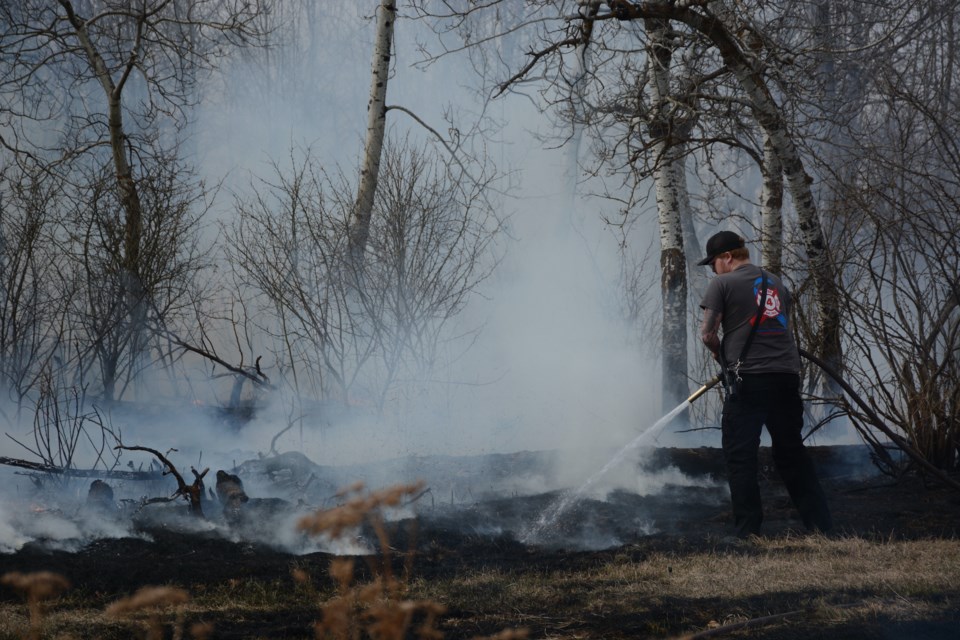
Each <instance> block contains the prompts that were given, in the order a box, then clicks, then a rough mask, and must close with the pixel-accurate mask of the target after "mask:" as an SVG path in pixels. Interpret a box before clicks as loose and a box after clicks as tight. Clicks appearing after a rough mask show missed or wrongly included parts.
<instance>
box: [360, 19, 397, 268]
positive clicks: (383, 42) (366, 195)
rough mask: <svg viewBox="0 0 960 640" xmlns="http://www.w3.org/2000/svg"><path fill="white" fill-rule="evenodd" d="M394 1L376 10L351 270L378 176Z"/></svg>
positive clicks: (363, 246) (365, 231) (364, 243)
mask: <svg viewBox="0 0 960 640" xmlns="http://www.w3.org/2000/svg"><path fill="white" fill-rule="evenodd" d="M396 13H397V5H396V0H381V1H380V6H379V7H378V8H377V31H376V39H375V43H374V48H373V63H372V65H371V69H370V99H369V101H368V102H367V135H366V141H365V143H364V151H363V160H362V164H361V169H360V184H359V186H358V187H357V201H356V204H355V205H354V212H353V216H352V217H351V222H350V246H349V257H350V261H351V263H352V267H353V268H354V269H358V268H360V267H361V266H362V264H363V253H364V251H365V250H366V247H367V239H368V238H369V237H370V216H371V215H372V213H373V200H374V198H375V197H376V193H377V181H378V179H379V177H380V160H381V155H382V153H383V140H384V136H385V135H386V127H387V83H388V81H389V79H390V60H391V47H392V45H393V25H394V22H395V21H396Z"/></svg>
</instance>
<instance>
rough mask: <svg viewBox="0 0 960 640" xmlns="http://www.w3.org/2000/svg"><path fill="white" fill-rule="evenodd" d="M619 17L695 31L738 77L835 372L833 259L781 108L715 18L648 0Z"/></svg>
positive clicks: (622, 6)
mask: <svg viewBox="0 0 960 640" xmlns="http://www.w3.org/2000/svg"><path fill="white" fill-rule="evenodd" d="M617 14H618V18H620V19H621V20H632V19H642V20H648V21H650V20H676V21H678V22H682V23H684V24H686V25H688V26H690V27H691V28H693V29H696V30H697V31H699V32H700V33H702V34H703V35H704V36H706V37H707V38H709V39H710V41H711V42H712V43H713V44H714V46H716V48H717V52H718V53H719V54H720V56H721V57H722V58H723V61H724V62H725V63H726V65H727V68H729V69H730V71H731V72H732V73H733V74H734V76H735V77H736V78H737V81H738V82H739V83H740V86H741V88H742V89H743V91H744V93H745V95H746V98H747V100H749V101H750V103H751V106H752V109H753V113H754V117H755V118H756V120H757V124H759V126H760V128H761V129H763V131H764V133H765V134H766V135H767V136H768V137H769V138H770V142H771V144H772V145H773V149H774V152H775V153H776V155H777V157H778V158H779V159H780V163H781V164H782V166H783V172H784V175H785V176H786V180H787V185H788V187H789V191H790V195H791V197H792V198H793V202H794V206H795V208H796V210H797V217H798V218H799V222H800V231H801V236H802V239H803V243H804V248H805V249H806V252H807V259H808V262H809V266H810V274H811V278H812V280H813V286H814V289H815V291H816V296H817V301H816V304H817V311H816V326H817V333H818V336H819V344H818V345H816V347H815V350H816V351H817V352H818V353H819V354H820V355H821V356H822V357H823V359H824V360H826V362H827V364H829V365H830V366H834V367H837V368H838V369H839V367H840V364H841V360H842V349H841V345H840V307H839V296H838V291H837V283H836V281H835V280H834V271H833V269H834V267H833V261H832V259H831V256H830V253H829V248H828V247H827V244H826V242H825V240H824V233H823V228H822V226H821V224H820V218H819V215H818V212H817V206H816V203H815V201H814V197H813V192H812V191H811V189H810V183H811V182H812V181H813V179H812V178H811V177H810V176H809V175H807V172H806V170H805V169H804V165H803V160H802V159H801V158H800V153H799V152H798V151H797V148H796V145H795V144H794V143H793V140H792V138H791V137H790V133H789V131H788V130H787V125H786V122H784V119H783V116H782V114H781V112H780V107H779V105H777V103H776V101H775V100H774V99H773V96H772V95H771V94H770V91H769V90H768V88H767V86H766V84H765V83H764V80H763V75H762V74H761V73H760V72H759V71H758V70H757V69H755V68H754V67H753V63H752V61H751V59H750V58H749V57H748V56H747V55H745V54H744V53H743V51H742V50H741V49H740V47H739V43H738V41H737V39H736V37H735V36H733V35H732V34H731V33H730V30H729V29H728V28H727V27H726V26H724V24H723V22H722V20H721V19H720V18H719V17H717V16H716V15H712V14H707V13H700V12H699V11H696V10H694V9H691V8H689V7H687V6H685V5H678V4H674V3H652V2H650V3H647V2H645V3H636V4H634V3H632V2H619V3H617Z"/></svg>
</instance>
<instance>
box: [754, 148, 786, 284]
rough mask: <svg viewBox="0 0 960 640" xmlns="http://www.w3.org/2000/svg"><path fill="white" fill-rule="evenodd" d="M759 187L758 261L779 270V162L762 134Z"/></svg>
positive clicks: (781, 233) (781, 202)
mask: <svg viewBox="0 0 960 640" xmlns="http://www.w3.org/2000/svg"><path fill="white" fill-rule="evenodd" d="M761 169H762V172H763V187H762V189H761V193H760V244H761V249H760V264H762V265H763V267H764V268H765V269H767V271H770V272H771V273H775V274H777V275H781V273H782V272H783V166H782V165H781V164H780V158H779V157H778V156H777V153H776V150H775V149H774V148H773V143H772V142H771V141H770V138H769V137H768V136H766V135H765V136H764V137H763V167H761Z"/></svg>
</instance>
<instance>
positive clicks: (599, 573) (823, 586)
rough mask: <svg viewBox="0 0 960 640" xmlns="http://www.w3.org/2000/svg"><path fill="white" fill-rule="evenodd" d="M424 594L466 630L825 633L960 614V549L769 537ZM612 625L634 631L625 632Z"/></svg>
mask: <svg viewBox="0 0 960 640" xmlns="http://www.w3.org/2000/svg"><path fill="white" fill-rule="evenodd" d="M634 551H637V550H634ZM414 591H415V592H416V593H417V594H418V596H420V597H427V598H432V599H434V600H436V601H438V602H443V603H446V604H448V605H449V606H450V607H451V608H455V607H465V608H467V609H468V612H467V613H468V615H465V616H463V618H464V620H462V621H461V623H462V624H474V625H477V624H479V625H483V624H486V623H490V624H503V623H508V622H509V623H513V624H516V623H517V622H518V621H520V622H522V623H523V624H526V625H528V626H530V627H532V628H533V633H534V635H535V636H540V635H541V634H542V635H543V636H544V637H550V638H615V637H651V638H665V637H673V636H676V635H678V634H680V633H684V632H697V631H703V630H706V629H710V628H714V627H720V626H722V625H726V624H729V623H731V622H737V621H746V620H753V619H755V618H760V617H765V616H770V615H777V614H786V613H791V612H792V613H793V614H794V615H793V616H792V618H791V620H790V623H791V625H793V626H794V627H795V626H796V625H797V622H796V620H797V618H798V617H800V618H803V619H805V620H806V621H807V623H808V624H809V625H810V627H809V628H810V630H811V631H814V630H816V629H819V630H820V631H819V632H821V633H822V632H823V629H824V628H829V627H831V626H832V627H846V626H851V625H852V626H857V625H859V624H873V623H875V622H877V621H878V620H881V619H882V620H891V621H911V620H913V621H924V620H938V619H944V618H957V617H960V613H958V612H960V541H958V540H918V541H897V542H876V541H873V542H871V541H867V540H863V539H860V538H848V539H840V540H832V539H825V538H822V537H818V536H810V537H799V538H786V539H774V540H757V541H754V542H753V543H752V544H751V545H749V546H736V547H729V546H717V547H715V548H713V549H706V550H699V551H687V552H678V553H671V552H654V553H650V554H643V553H642V552H640V553H632V554H627V553H623V554H620V555H618V556H614V557H611V558H609V559H607V560H605V561H603V562H600V563H598V564H597V565H596V566H593V567H590V568H585V569H579V570H570V569H567V568H563V567H561V568H557V569H553V570H549V571H546V572H542V571H534V572H529V573H527V572H517V571H501V570H484V571H478V572H473V573H467V574H463V575H459V576H456V577H454V578H451V579H448V580H442V581H438V580H432V581H430V582H418V583H417V585H416V588H415V589H414ZM604 619H606V620H610V621H628V622H629V623H630V624H631V625H632V626H631V627H629V628H622V629H621V630H620V632H618V631H617V629H616V623H614V624H612V625H605V624H603V623H602V620H604ZM784 621H785V620H784V619H775V620H771V621H770V623H771V624H778V623H779V624H782V623H784ZM596 628H600V629H603V632H602V633H596V632H594V631H592V629H596ZM731 631H732V630H731ZM765 637H773V636H765ZM785 637H793V636H790V635H788V636H785ZM797 637H801V636H797ZM838 637H840V636H838Z"/></svg>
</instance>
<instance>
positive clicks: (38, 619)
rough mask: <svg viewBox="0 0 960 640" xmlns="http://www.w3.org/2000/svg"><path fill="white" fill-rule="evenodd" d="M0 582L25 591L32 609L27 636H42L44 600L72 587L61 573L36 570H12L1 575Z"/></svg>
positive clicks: (33, 637) (32, 637)
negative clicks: (23, 571)
mask: <svg viewBox="0 0 960 640" xmlns="http://www.w3.org/2000/svg"><path fill="white" fill-rule="evenodd" d="M0 583H2V584H5V585H9V586H11V587H13V588H14V589H16V590H17V591H20V592H21V593H23V594H24V595H25V596H26V598H27V607H28V609H29V610H30V626H29V630H28V632H27V637H28V638H30V639H31V640H34V639H35V638H40V635H41V631H42V628H43V602H44V601H45V600H49V599H51V598H55V597H57V596H59V595H60V594H61V593H63V592H64V591H66V590H67V589H69V588H70V582H69V581H68V580H67V579H66V578H64V577H63V576H62V575H60V574H59V573H53V572H51V571H36V572H33V573H20V572H19V571H12V572H10V573H5V574H3V576H2V577H0Z"/></svg>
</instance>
